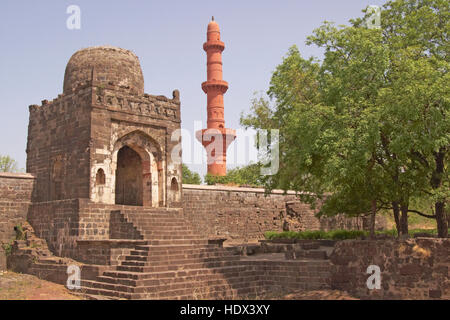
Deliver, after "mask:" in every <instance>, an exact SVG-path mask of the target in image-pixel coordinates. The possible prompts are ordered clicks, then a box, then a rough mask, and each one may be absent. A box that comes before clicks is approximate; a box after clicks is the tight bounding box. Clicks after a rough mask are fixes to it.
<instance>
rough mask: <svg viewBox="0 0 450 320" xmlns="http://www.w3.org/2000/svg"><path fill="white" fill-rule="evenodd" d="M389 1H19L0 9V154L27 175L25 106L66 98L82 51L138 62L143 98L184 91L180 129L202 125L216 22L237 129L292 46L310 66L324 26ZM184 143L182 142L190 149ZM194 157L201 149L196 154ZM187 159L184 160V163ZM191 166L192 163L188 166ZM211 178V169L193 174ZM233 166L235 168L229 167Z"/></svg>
mask: <svg viewBox="0 0 450 320" xmlns="http://www.w3.org/2000/svg"><path fill="white" fill-rule="evenodd" d="M385 2H386V1H383V0H343V1H336V0H315V1H311V0H295V1H294V0H292V1H288V0H279V1H275V0H270V1H266V0H240V1H236V0H227V1H224V0H222V1H214V0H209V1H197V0H191V1H186V0H184V1H181V0H180V1H172V0H166V1H162V0H159V1H152V0H128V1H114V0H95V1H92V0H91V1H88V0H85V1H76V0H73V1H63V0H52V1H50V0H45V1H44V0H42V1H31V0H29V1H21V0H3V1H2V2H1V5H0V41H1V50H0V70H1V73H0V97H1V100H0V154H2V155H10V156H11V157H13V158H14V159H16V160H17V161H18V162H19V166H20V167H21V168H25V163H26V153H25V149H26V139H27V130H28V128H27V126H28V106H29V105H31V104H40V102H41V100H44V99H47V100H52V99H54V98H56V97H57V96H58V94H60V93H62V85H63V79H64V70H65V66H66V64H67V62H68V60H69V58H70V56H71V55H72V54H73V53H74V52H75V51H77V50H79V49H81V48H86V47H90V46H95V45H113V46H118V47H122V48H125V49H129V50H131V51H133V52H134V53H136V55H137V56H138V57H139V59H140V62H141V66H142V69H143V73H144V80H145V92H147V93H149V94H156V95H166V96H168V97H171V95H172V91H173V90H174V89H179V90H180V96H181V117H182V127H183V128H185V129H187V130H188V131H190V132H191V133H192V134H191V135H192V139H191V140H192V141H191V145H192V146H193V145H194V140H195V139H194V138H193V137H194V134H193V130H194V121H202V122H203V127H205V126H206V95H205V94H204V93H203V91H202V90H201V83H202V82H203V81H205V80H206V54H205V52H204V51H203V49H202V44H203V42H205V41H206V27H207V25H208V23H209V21H210V19H211V16H213V15H214V17H215V20H216V21H217V23H218V24H219V26H220V28H221V37H222V41H224V42H225V46H226V47H225V51H224V52H223V76H224V80H226V81H228V83H229V85H230V88H229V90H228V92H227V93H226V95H225V98H224V101H225V124H226V127H228V128H235V129H237V128H239V127H240V126H239V115H240V113H241V112H242V111H244V112H246V111H248V110H249V107H250V101H251V99H252V97H253V95H254V92H261V91H263V92H265V91H266V90H267V89H268V85H269V81H270V77H271V74H272V71H273V70H274V69H275V67H276V66H277V65H278V64H279V63H280V62H281V61H282V58H283V56H284V55H285V54H286V52H287V50H288V48H289V47H290V46H292V45H294V44H296V45H297V46H298V47H299V49H300V52H301V53H302V55H303V56H304V57H309V56H311V55H313V56H316V57H318V58H321V55H322V52H321V51H320V50H318V49H317V48H315V47H310V46H306V45H305V40H306V37H307V36H308V35H310V34H311V33H312V31H313V30H314V29H315V28H317V27H319V26H320V25H321V23H322V22H323V21H324V20H327V21H333V22H336V23H337V24H346V23H347V21H348V20H349V19H350V18H354V17H358V16H361V15H362V13H361V10H362V9H364V8H365V7H366V6H367V5H380V6H381V5H382V4H383V3H385ZM69 5H78V6H79V7H80V9H81V29H80V30H69V29H68V28H67V27H66V20H67V19H68V17H69V14H67V13H66V9H67V7H68V6H69ZM187 140H188V139H186V141H187ZM196 150H198V149H196ZM186 155H189V153H188V152H185V154H184V157H186ZM184 160H185V161H186V162H187V163H190V162H191V161H193V152H191V159H187V158H185V159H184ZM189 166H190V167H191V169H193V170H195V171H197V172H200V173H201V175H202V176H203V174H204V173H205V172H206V165H205V164H203V165H200V164H197V165H193V164H192V165H189ZM231 166H232V165H231Z"/></svg>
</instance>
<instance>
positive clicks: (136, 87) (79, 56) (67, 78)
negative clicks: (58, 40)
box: [63, 46, 144, 94]
mask: <svg viewBox="0 0 450 320" xmlns="http://www.w3.org/2000/svg"><path fill="white" fill-rule="evenodd" d="M93 71H94V74H95V78H96V79H94V80H95V81H97V83H100V84H108V83H109V82H113V83H114V84H115V85H118V86H125V87H130V90H131V91H134V92H136V93H138V94H144V76H143V75H142V69H141V65H140V63H139V58H138V57H137V56H136V55H135V54H134V53H133V52H131V51H129V50H125V49H121V48H117V47H111V46H99V47H91V48H86V49H81V50H79V51H77V52H75V53H74V54H73V55H72V57H71V58H70V60H69V62H68V63H67V66H66V72H65V74H64V89H63V92H64V93H70V92H72V90H73V89H75V88H76V87H77V86H79V85H81V84H83V83H86V82H87V81H89V80H91V79H92V75H93Z"/></svg>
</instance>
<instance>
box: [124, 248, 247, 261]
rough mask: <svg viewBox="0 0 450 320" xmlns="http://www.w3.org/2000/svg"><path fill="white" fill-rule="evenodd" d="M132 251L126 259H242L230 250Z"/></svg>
mask: <svg viewBox="0 0 450 320" xmlns="http://www.w3.org/2000/svg"><path fill="white" fill-rule="evenodd" d="M137 252H138V253H136V251H132V252H131V254H130V255H127V256H125V257H124V259H123V260H126V261H142V262H144V261H170V260H178V259H187V258H191V259H203V258H217V259H220V258H222V257H236V259H240V256H236V255H232V254H230V253H229V252H223V251H220V250H200V249H199V250H190V251H187V252H174V253H170V254H168V253H165V252H164V253H158V252H146V251H137Z"/></svg>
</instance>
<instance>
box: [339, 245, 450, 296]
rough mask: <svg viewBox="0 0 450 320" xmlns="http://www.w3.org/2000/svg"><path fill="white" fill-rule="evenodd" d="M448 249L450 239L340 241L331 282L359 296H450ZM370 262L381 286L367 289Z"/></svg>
mask: <svg viewBox="0 0 450 320" xmlns="http://www.w3.org/2000/svg"><path fill="white" fill-rule="evenodd" d="M449 251H450V239H433V238H417V239H409V240H403V241H398V240H377V241H369V240H346V241H339V242H338V243H337V244H336V246H335V249H334V252H333V253H332V255H331V262H332V263H333V266H332V279H331V285H332V288H333V289H339V290H345V291H348V292H349V293H351V294H353V295H355V296H356V297H359V298H362V299H434V298H442V299H449V298H450V277H449V268H450V260H449V258H448V257H449ZM370 265H377V266H379V267H380V269H381V289H373V290H369V289H368V288H367V285H366V281H367V279H368V277H369V276H370V275H369V274H367V273H366V271H367V267H368V266H370Z"/></svg>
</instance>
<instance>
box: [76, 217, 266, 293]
mask: <svg viewBox="0 0 450 320" xmlns="http://www.w3.org/2000/svg"><path fill="white" fill-rule="evenodd" d="M121 216H122V217H121V219H120V222H121V223H122V224H123V225H127V224H128V226H126V227H125V229H127V230H130V226H129V224H131V225H132V226H133V227H134V229H135V230H137V231H138V232H139V239H141V240H144V242H143V243H142V242H140V243H139V244H138V245H136V246H135V247H134V249H133V250H131V252H130V254H129V255H126V256H125V257H123V259H122V260H121V262H120V264H119V265H117V266H113V267H111V268H110V269H109V270H108V271H106V272H103V274H102V275H101V276H98V277H97V279H95V280H84V281H82V289H81V291H82V292H84V293H86V294H89V295H103V296H110V297H116V298H125V299H213V298H214V299H217V298H223V299H225V298H234V297H236V296H237V295H238V294H243V293H251V291H253V292H254V293H256V289H257V281H258V280H259V278H258V275H257V274H256V272H248V271H246V267H245V266H242V265H239V259H240V257H239V256H238V255H234V254H233V253H232V252H231V251H230V250H226V249H224V248H223V247H222V246H221V242H220V241H219V242H217V241H211V240H208V239H205V238H203V237H201V236H198V235H196V234H195V233H194V231H193V228H192V227H191V226H190V224H189V222H188V221H186V220H185V219H184V218H183V217H182V212H180V211H179V209H141V210H139V211H131V210H123V211H121ZM243 282H245V283H247V284H248V283H254V284H255V285H253V287H254V288H253V289H254V290H249V288H248V286H243V285H242V283H243ZM244 289H245V290H244Z"/></svg>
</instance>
